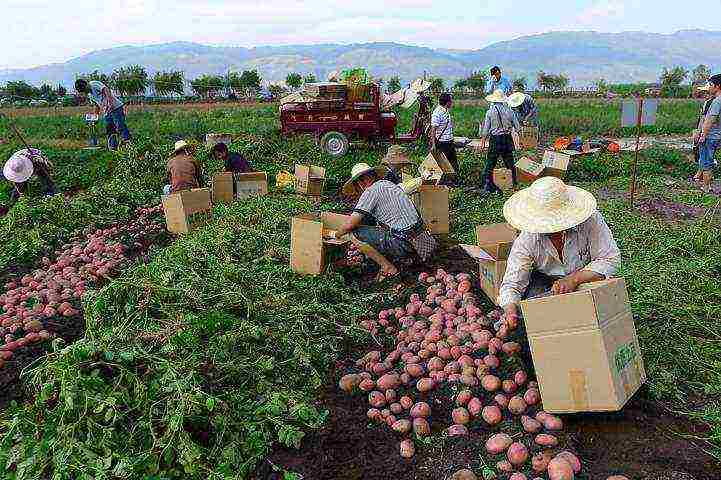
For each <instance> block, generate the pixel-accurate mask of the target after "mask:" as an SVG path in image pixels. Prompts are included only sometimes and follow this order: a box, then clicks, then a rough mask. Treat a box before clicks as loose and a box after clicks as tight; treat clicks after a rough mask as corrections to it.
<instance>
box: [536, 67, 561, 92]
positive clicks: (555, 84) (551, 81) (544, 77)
mask: <svg viewBox="0 0 721 480" xmlns="http://www.w3.org/2000/svg"><path fill="white" fill-rule="evenodd" d="M536 81H537V82H538V87H539V88H540V89H541V90H543V91H556V90H565V89H566V88H568V77H567V76H565V75H563V74H558V75H554V74H550V73H546V72H544V71H543V70H541V71H540V72H538V74H537V75H536Z"/></svg>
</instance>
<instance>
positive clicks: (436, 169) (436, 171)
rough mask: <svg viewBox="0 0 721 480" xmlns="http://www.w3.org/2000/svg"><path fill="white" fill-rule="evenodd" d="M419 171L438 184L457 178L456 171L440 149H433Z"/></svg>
mask: <svg viewBox="0 0 721 480" xmlns="http://www.w3.org/2000/svg"><path fill="white" fill-rule="evenodd" d="M418 173H419V174H420V176H421V178H422V179H424V180H433V181H435V182H436V184H441V183H446V182H449V181H452V180H454V179H455V178H456V171H455V170H454V169H453V167H452V166H451V164H450V162H449V161H448V159H447V158H446V156H445V155H444V154H443V152H441V151H440V150H431V152H430V153H429V154H428V156H427V157H426V159H425V160H423V163H421V166H420V167H418Z"/></svg>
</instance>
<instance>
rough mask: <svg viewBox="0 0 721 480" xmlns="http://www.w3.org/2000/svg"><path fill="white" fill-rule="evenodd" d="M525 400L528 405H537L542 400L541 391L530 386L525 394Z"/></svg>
mask: <svg viewBox="0 0 721 480" xmlns="http://www.w3.org/2000/svg"><path fill="white" fill-rule="evenodd" d="M523 401H524V402H526V405H536V404H538V402H540V401H541V392H539V391H538V390H537V389H535V388H529V389H528V390H526V393H524V394H523Z"/></svg>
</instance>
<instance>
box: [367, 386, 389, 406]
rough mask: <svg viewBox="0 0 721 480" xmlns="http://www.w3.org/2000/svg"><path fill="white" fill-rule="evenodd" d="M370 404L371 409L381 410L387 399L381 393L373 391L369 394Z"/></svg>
mask: <svg viewBox="0 0 721 480" xmlns="http://www.w3.org/2000/svg"><path fill="white" fill-rule="evenodd" d="M368 403H369V404H370V405H371V407H374V408H381V407H384V406H385V404H386V397H385V395H383V394H382V393H381V392H379V391H377V390H376V391H373V392H371V393H369V394H368Z"/></svg>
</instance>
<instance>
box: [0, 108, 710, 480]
mask: <svg viewBox="0 0 721 480" xmlns="http://www.w3.org/2000/svg"><path fill="white" fill-rule="evenodd" d="M688 103H689V105H690V102H688ZM597 104H598V105H602V104H603V102H592V103H591V104H585V103H584V105H585V106H584V107H577V105H576V104H575V103H564V104H560V103H558V102H555V103H554V102H549V103H548V105H546V104H545V103H544V105H543V106H542V108H543V109H544V110H543V113H542V115H544V118H545V116H546V115H547V116H548V122H547V123H546V125H547V126H548V129H549V131H555V132H557V133H559V134H560V133H564V132H565V130H564V129H565V128H567V129H570V128H571V125H573V123H572V122H571V121H570V120H569V122H571V123H565V120H564V119H566V118H571V119H572V118H575V117H580V116H581V114H577V110H582V108H587V109H588V110H587V115H589V113H588V112H596V110H595V109H601V107H600V106H598V105H597ZM663 108H664V109H666V108H667V109H668V112H671V113H669V114H668V118H666V117H664V118H666V120H664V121H666V122H667V123H665V126H664V127H663V128H665V129H668V130H673V129H675V128H677V126H675V125H676V123H674V122H676V121H677V120H673V121H672V120H671V118H672V117H673V118H676V117H675V115H679V116H680V115H682V114H683V115H685V116H684V117H683V118H684V121H685V122H686V124H689V123H691V124H692V123H693V118H691V117H693V115H695V113H692V112H693V108H691V107H690V106H688V105H686V103H684V102H672V103H671V102H670V103H669V104H668V105H666V104H664V105H663ZM676 109H678V110H676ZM663 111H664V110H663V109H662V112H663ZM672 113H673V114H672ZM456 115H457V122H458V130H459V132H458V133H459V134H466V135H472V134H473V128H474V122H475V121H476V119H477V118H479V117H480V115H481V111H480V109H478V108H474V107H471V106H461V107H458V112H457V113H456ZM664 115H665V114H664ZM589 116H590V117H592V116H593V115H589ZM408 119H409V116H408V113H407V112H405V113H404V114H403V117H402V122H403V124H404V125H407V123H408ZM594 120H595V118H594ZM21 121H22V123H23V124H22V126H23V128H24V129H25V130H26V131H27V132H29V133H28V135H30V136H34V137H38V136H43V135H44V136H45V137H44V138H46V139H48V141H49V140H51V139H52V138H56V137H54V135H59V134H63V133H62V132H66V133H67V134H68V135H76V137H73V138H82V137H81V135H82V131H81V130H79V129H80V128H81V127H82V124H80V123H78V122H75V121H71V122H67V123H66V122H63V121H61V120H53V119H51V120H48V119H47V118H42V119H33V118H23V119H22V120H21ZM584 121H585V120H584ZM598 121H599V125H600V126H594V127H593V129H592V131H588V132H586V131H584V132H586V134H588V135H595V134H597V132H596V130H598V131H611V130H608V129H612V128H614V127H613V124H614V123H615V119H614V117H613V115H611V114H608V115H607V116H604V117H601V116H599V117H598ZM46 123H47V127H46V126H45V125H46ZM680 123H681V120H678V125H680ZM129 124H130V126H131V129H132V130H133V132H134V133H135V134H136V138H137V139H138V141H136V144H135V147H134V148H133V149H131V150H130V151H128V152H124V153H121V154H117V155H112V154H107V153H95V154H92V155H89V154H86V153H78V152H72V151H65V150H62V149H59V150H57V151H54V150H53V151H51V154H52V155H53V157H54V159H58V158H62V159H63V161H62V162H59V163H60V164H61V165H60V166H59V170H58V179H59V182H58V183H59V184H60V185H61V189H62V190H68V189H73V188H76V187H75V186H76V185H77V184H78V182H79V181H80V180H78V178H79V177H78V176H77V175H76V174H77V172H78V166H82V165H87V166H88V169H87V172H89V173H88V174H87V175H80V178H82V182H85V183H84V184H83V187H82V188H83V189H84V192H83V193H80V194H76V195H75V196H72V197H71V198H69V199H65V198H63V197H61V196H57V197H54V198H53V199H51V200H49V201H41V200H39V199H28V200H23V201H22V202H21V203H20V204H19V205H17V206H16V207H15V208H14V209H13V210H12V211H11V213H10V214H9V215H7V216H6V217H4V218H3V219H0V232H2V235H3V237H4V238H5V239H7V240H6V241H5V242H3V244H2V245H0V269H2V270H5V271H6V272H7V271H8V270H9V269H12V268H17V267H18V266H19V265H20V266H22V265H31V264H33V263H34V262H36V261H37V259H38V258H39V257H41V256H42V255H43V254H44V253H45V252H46V251H47V250H48V249H52V248H55V247H57V246H58V245H61V244H62V243H64V242H65V241H66V240H67V239H68V238H70V236H71V235H72V234H73V232H74V231H77V230H79V229H82V228H84V227H85V226H87V225H91V224H102V223H104V222H110V221H111V220H115V219H117V218H123V217H127V215H128V214H129V212H130V211H131V209H132V208H134V207H135V206H137V205H142V204H146V203H155V202H157V201H158V192H159V190H160V188H161V186H162V184H163V183H164V178H163V177H164V163H165V158H166V157H167V152H168V151H169V150H170V145H171V144H172V142H173V141H174V140H175V139H177V138H179V137H189V138H191V139H194V140H196V141H200V140H201V139H202V136H203V135H204V133H206V132H212V131H228V132H231V133H233V134H235V135H236V136H237V140H236V142H235V144H236V147H237V148H239V149H240V150H242V151H243V153H244V154H246V155H247V156H248V158H249V159H250V160H251V162H253V163H254V165H255V166H256V168H259V169H262V170H267V171H268V172H269V174H270V175H271V176H273V175H274V174H275V173H277V172H278V171H281V170H292V167H293V164H294V163H296V162H306V163H313V164H317V165H323V166H326V167H327V168H328V177H329V182H328V183H329V188H337V187H338V186H339V185H341V184H342V182H343V181H344V180H345V177H346V176H347V174H348V172H349V171H350V167H351V165H352V164H353V163H355V162H359V161H369V162H370V163H376V162H377V161H378V159H379V158H380V156H381V154H382V153H384V152H382V151H381V149H370V148H355V149H353V150H352V151H351V154H349V155H348V156H347V157H345V158H343V159H342V160H341V161H337V162H334V161H332V160H331V159H329V158H328V157H326V156H324V155H322V154H320V153H319V152H318V150H317V148H316V147H315V145H314V144H313V142H312V141H310V140H309V139H303V138H301V139H293V140H288V139H282V138H280V137H279V135H278V133H277V131H276V130H277V124H276V120H275V111H274V109H273V107H262V108H258V109H255V110H248V109H246V110H232V109H227V110H226V109H222V110H214V111H211V112H173V113H167V112H162V113H157V114H156V113H153V112H139V113H134V114H132V115H131V116H130V118H129ZM593 125H596V124H595V123H594V124H593ZM574 128H575V127H574ZM589 128H590V127H589ZM678 128H680V127H678ZM604 129H606V130H604ZM575 132H578V131H575ZM15 146H16V145H3V146H0V149H2V151H0V153H2V154H3V155H6V154H7V153H8V152H10V151H11V150H12V148H14V147H15ZM410 151H411V153H412V156H413V157H414V158H415V159H418V160H419V159H420V158H422V156H423V155H424V153H425V152H424V150H423V148H422V147H416V148H414V149H411V150H410ZM85 155H88V156H87V157H84V156H85ZM199 157H200V158H201V160H202V161H203V162H204V163H205V164H206V166H207V167H208V169H209V170H210V171H213V170H217V169H218V168H219V165H217V164H216V163H215V162H214V161H212V160H210V159H208V158H207V153H206V152H205V151H204V150H200V152H199ZM630 158H631V156H630V155H627V154H623V155H621V156H607V155H597V156H592V157H587V158H585V159H584V160H582V161H581V162H578V163H577V164H575V165H574V166H573V169H572V170H571V171H570V172H569V177H570V179H571V180H573V181H574V182H577V183H578V182H580V183H582V185H584V186H586V187H587V188H590V189H591V190H595V191H598V190H600V189H605V190H611V191H619V190H624V189H626V188H627V185H628V174H629V162H630ZM56 161H57V160H56ZM66 162H68V163H66ZM72 162H76V163H75V164H73V163H72ZM481 162H482V159H480V158H479V157H477V156H475V155H472V154H469V153H463V154H462V155H461V163H462V177H463V178H464V179H466V180H465V181H466V183H472V180H470V178H471V177H472V172H473V171H474V170H476V169H478V168H480V164H481ZM72 165H76V166H75V167H73V166H72ZM91 166H92V167H91ZM691 170H693V166H692V165H690V163H689V162H688V161H687V160H686V159H684V158H683V157H681V156H680V155H678V154H676V153H674V152H667V151H661V150H659V151H651V152H647V153H646V154H644V156H643V161H642V163H641V169H640V172H641V174H642V175H641V177H642V183H641V191H642V193H643V194H644V195H647V196H654V197H663V198H666V199H668V200H671V201H675V202H679V203H685V204H689V205H703V206H705V207H708V208H709V209H710V210H713V208H717V204H716V202H717V200H716V199H715V198H714V197H710V196H706V195H703V194H700V193H695V192H689V191H675V190H672V189H669V188H668V186H667V184H666V176H667V175H669V174H670V175H673V176H675V177H681V178H685V176H687V175H688V172H689V171H691ZM73 175H76V176H73ZM3 188H5V187H3ZM502 203H503V199H502V198H501V197H494V198H492V199H486V198H482V197H479V196H477V195H474V194H470V195H469V194H468V193H464V192H463V191H461V190H456V191H454V192H453V195H452V198H451V209H452V232H451V236H452V237H453V238H454V239H456V240H458V241H460V242H464V243H470V242H473V241H474V240H475V235H474V228H475V226H476V225H478V224H479V223H487V222H497V221H502V216H501V206H502ZM340 208H342V205H339V204H337V203H335V202H333V201H326V202H325V203H323V204H320V205H315V204H313V203H311V202H309V201H308V200H306V199H303V198H300V197H297V196H294V195H282V194H279V193H277V194H273V195H270V196H268V197H264V198H261V199H255V200H251V201H244V202H237V203H235V204H233V205H232V206H219V207H216V208H215V209H214V220H213V221H212V222H211V223H210V224H208V225H207V226H205V227H203V228H201V229H199V230H197V231H196V232H193V233H192V234H190V235H187V236H184V237H182V238H180V239H178V240H177V241H176V242H175V243H173V244H172V245H170V246H168V247H166V248H165V249H163V250H162V251H160V252H159V253H158V254H157V255H156V256H155V257H154V258H153V259H152V260H151V261H150V262H149V263H148V264H137V265H136V266H134V267H133V268H132V269H131V270H129V271H127V272H125V274H124V275H123V276H121V277H120V278H118V279H116V280H115V281H113V282H111V283H110V284H108V285H107V286H105V287H104V288H102V289H100V290H94V291H91V292H89V294H88V295H87V296H86V297H85V298H84V299H83V301H84V307H85V317H86V318H85V320H86V323H87V331H86V335H85V338H83V339H82V340H79V341H77V342H76V343H74V344H72V345H63V344H61V343H56V344H55V345H54V351H52V352H51V353H50V354H49V356H48V357H47V358H46V359H44V360H42V361H39V362H38V363H37V364H36V365H34V366H33V367H32V368H30V369H29V370H28V371H26V372H25V373H24V375H23V382H24V383H25V384H26V386H27V388H28V389H29V395H28V397H27V401H26V402H25V403H22V404H12V405H11V406H10V407H9V408H8V409H7V410H5V411H4V412H2V414H0V433H1V434H2V436H1V438H0V462H2V464H4V465H13V466H14V467H13V468H12V469H10V470H9V471H8V475H9V478H18V479H30V478H32V479H41V478H59V479H61V478H78V479H83V478H217V479H220V478H247V476H248V473H249V472H250V471H252V469H253V467H254V465H255V464H256V463H257V462H258V461H259V460H261V459H262V458H264V457H265V455H266V454H267V453H268V451H269V448H271V445H272V443H273V442H275V441H278V442H281V443H284V444H286V445H289V446H295V445H297V444H298V442H300V441H301V439H302V437H303V434H304V432H305V431H307V429H311V428H316V427H318V426H319V425H320V424H322V422H323V421H324V418H325V413H324V412H323V411H320V410H318V409H317V407H316V406H315V405H316V402H315V400H316V395H317V392H318V389H319V387H320V386H321V385H324V384H325V383H326V382H328V381H329V379H328V378H327V372H328V371H329V369H330V368H331V366H332V365H333V362H334V361H335V360H336V359H337V358H338V357H339V356H340V355H341V354H342V352H344V351H347V350H349V349H352V348H353V347H354V346H358V345H361V344H363V343H364V342H366V341H367V340H368V338H367V336H366V334H365V333H364V332H362V331H361V330H360V329H359V328H358V327H357V326H356V324H355V321H354V319H356V318H358V317H359V316H362V315H364V314H367V313H369V312H371V311H372V309H373V306H374V305H377V304H379V303H382V301H383V298H384V297H383V294H382V292H375V291H372V290H370V291H369V290H360V289H358V288H357V286H355V285H352V284H351V285H349V284H346V283H344V281H343V279H342V278H341V277H340V276H339V275H338V274H334V273H329V274H327V275H324V276H321V277H318V278H303V277H299V276H297V275H295V274H293V273H292V272H291V271H290V268H289V266H288V256H289V221H288V219H289V217H291V216H292V215H295V214H298V213H301V212H311V211H320V210H327V209H340ZM600 208H601V210H602V212H603V214H604V215H605V217H606V219H607V220H608V223H609V224H610V226H611V228H612V229H613V231H614V233H615V236H616V238H617V240H618V242H619V245H620V247H621V250H622V253H623V256H624V264H623V268H622V271H621V274H622V275H623V276H624V277H625V278H626V280H627V283H628V286H629V291H630V294H631V299H632V308H633V311H634V315H635V318H636V324H637V328H638V333H639V337H640V342H641V347H642V350H643V356H644V361H645V363H646V368H647V370H648V375H649V382H648V384H649V389H648V391H649V394H650V395H651V396H652V397H653V398H656V399H658V400H661V401H664V402H667V403H668V404H669V405H672V406H673V408H675V409H676V410H678V411H681V412H683V414H685V415H688V416H689V417H690V418H693V419H694V420H696V421H699V422H703V423H706V424H708V425H709V426H710V428H711V432H710V434H709V437H710V438H709V442H710V443H708V444H707V448H709V449H710V450H712V451H713V452H714V453H715V454H716V455H717V456H719V458H720V459H721V405H720V404H719V402H718V400H715V399H717V398H719V394H720V393H721V378H720V377H719V375H718V372H719V371H721V362H720V361H719V359H720V358H721V341H720V340H721V329H719V327H718V318H719V317H720V316H721V315H720V314H721V312H720V311H719V310H720V309H721V296H720V295H719V289H718V282H719V280H720V279H721V239H720V238H719V236H718V228H719V224H718V215H716V216H714V215H709V216H707V217H705V218H703V219H700V220H699V221H696V222H690V223H678V224H667V223H664V222H662V221H661V220H657V219H654V218H651V217H648V216H644V215H641V214H639V213H638V212H637V211H634V210H631V209H630V208H629V206H628V204H627V202H625V201H624V200H623V199H622V198H610V199H608V200H603V201H601V202H600Z"/></svg>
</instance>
